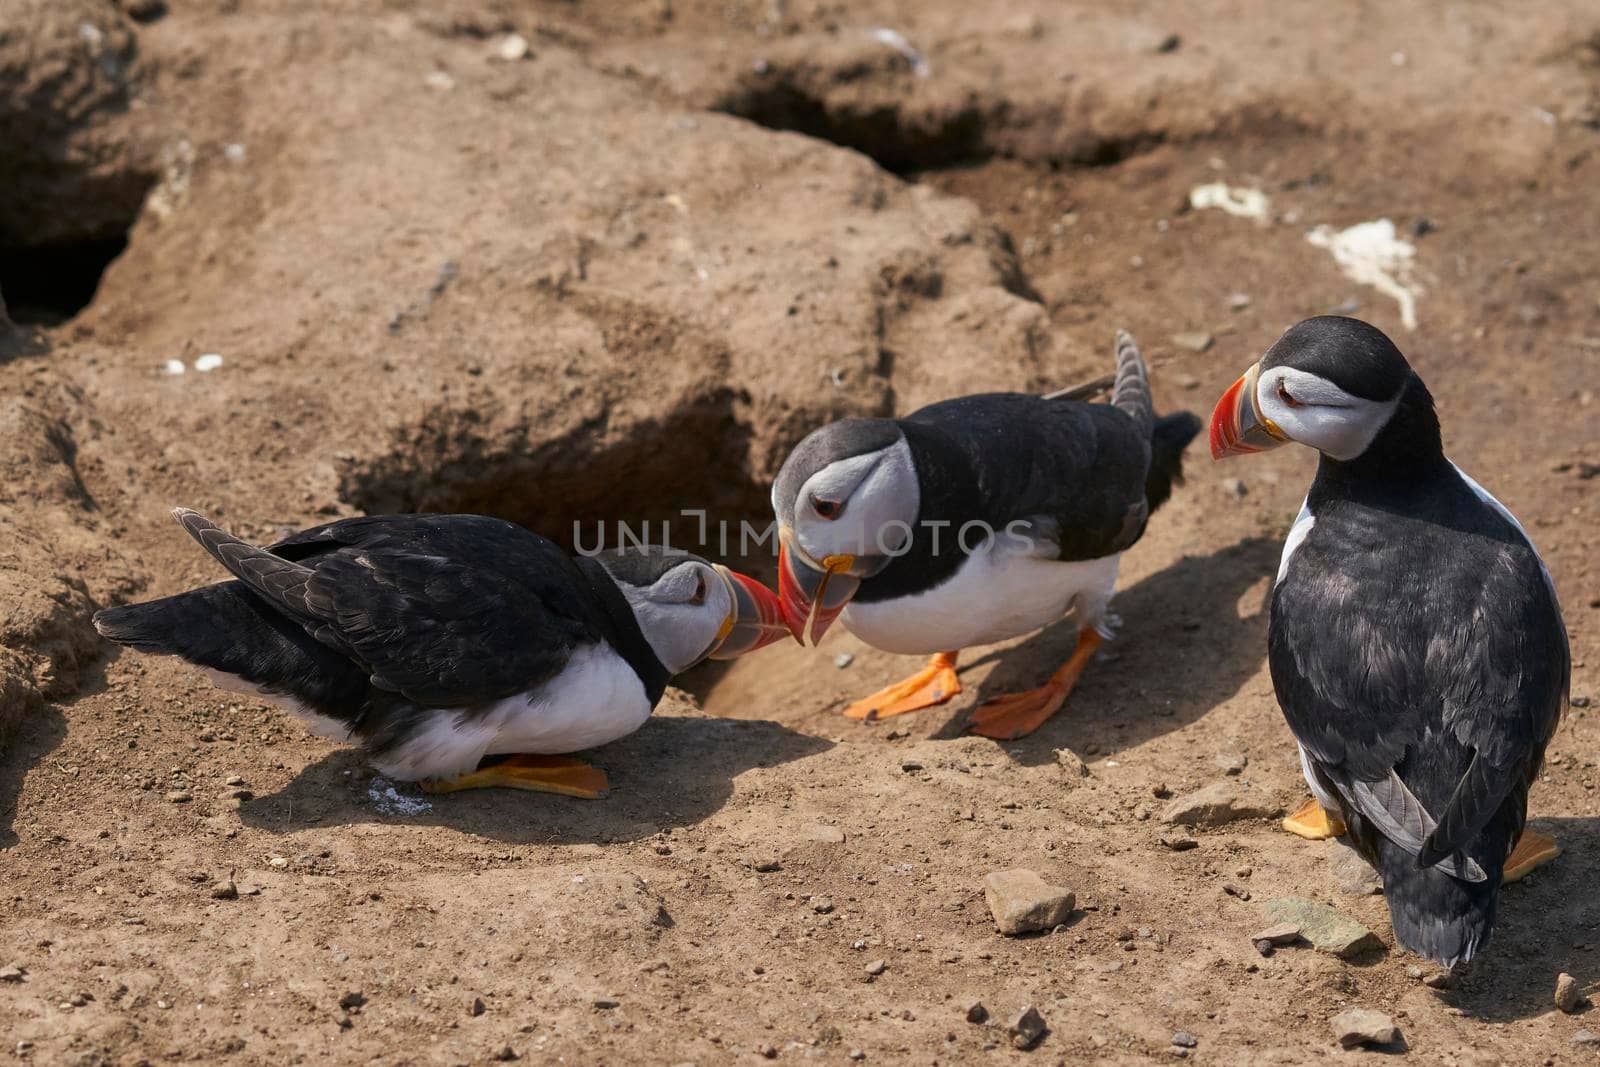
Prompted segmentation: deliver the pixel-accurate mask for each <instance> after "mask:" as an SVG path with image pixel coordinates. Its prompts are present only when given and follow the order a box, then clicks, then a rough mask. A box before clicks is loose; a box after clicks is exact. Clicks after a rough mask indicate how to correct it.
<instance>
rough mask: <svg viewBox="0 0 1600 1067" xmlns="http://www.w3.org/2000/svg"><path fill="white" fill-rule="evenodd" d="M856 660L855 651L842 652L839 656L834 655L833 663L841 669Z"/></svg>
mask: <svg viewBox="0 0 1600 1067" xmlns="http://www.w3.org/2000/svg"><path fill="white" fill-rule="evenodd" d="M855 661H856V657H855V653H853V652H841V653H839V654H838V655H837V656H835V657H833V665H834V666H835V667H837V668H838V669H839V670H841V671H842V670H844V669H845V668H846V667H848V666H850V664H852V663H854V662H855Z"/></svg>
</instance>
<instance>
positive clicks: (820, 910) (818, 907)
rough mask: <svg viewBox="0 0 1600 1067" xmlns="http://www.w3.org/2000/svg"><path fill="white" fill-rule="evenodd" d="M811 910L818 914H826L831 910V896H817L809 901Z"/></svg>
mask: <svg viewBox="0 0 1600 1067" xmlns="http://www.w3.org/2000/svg"><path fill="white" fill-rule="evenodd" d="M811 910H812V911H814V912H816V913H817V914H818V915H826V914H828V913H829V912H830V911H832V910H833V898H832V897H818V898H817V899H816V900H813V901H812V902H811Z"/></svg>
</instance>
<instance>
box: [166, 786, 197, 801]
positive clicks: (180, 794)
mask: <svg viewBox="0 0 1600 1067" xmlns="http://www.w3.org/2000/svg"><path fill="white" fill-rule="evenodd" d="M167 799H168V800H170V801H171V802H172V803H174V804H187V803H189V801H191V800H193V799H194V797H192V796H190V795H189V791H188V790H187V789H174V790H172V791H171V792H170V793H168V794H167Z"/></svg>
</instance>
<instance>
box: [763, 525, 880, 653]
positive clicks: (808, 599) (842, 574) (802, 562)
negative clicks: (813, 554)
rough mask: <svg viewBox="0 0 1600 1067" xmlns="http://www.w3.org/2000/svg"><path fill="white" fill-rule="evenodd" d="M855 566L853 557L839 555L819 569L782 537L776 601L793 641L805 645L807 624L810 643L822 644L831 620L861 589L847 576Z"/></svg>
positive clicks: (852, 578) (855, 577)
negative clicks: (809, 631) (778, 603)
mask: <svg viewBox="0 0 1600 1067" xmlns="http://www.w3.org/2000/svg"><path fill="white" fill-rule="evenodd" d="M855 564H856V557H854V556H844V555H841V556H829V557H828V558H827V559H824V560H823V561H822V563H821V565H820V566H819V565H817V564H815V563H812V562H811V560H809V559H807V558H806V557H805V555H804V553H802V552H800V551H799V550H797V549H796V548H795V547H794V546H793V545H792V544H790V543H789V539H788V537H787V536H785V537H784V541H783V547H782V548H780V549H779V550H778V600H779V602H780V605H781V606H782V609H783V621H784V622H785V623H787V624H788V627H789V632H790V633H792V634H794V639H795V640H796V641H799V642H800V643H801V644H802V645H803V644H805V643H806V636H805V635H806V628H807V624H809V625H810V630H811V643H812V644H816V643H817V642H818V641H820V640H822V635H823V634H825V633H827V631H828V627H829V626H832V625H833V620H834V619H836V618H838V617H839V613H840V612H841V611H843V610H844V609H845V605H846V604H848V603H850V598H851V597H853V596H855V595H856V590H857V589H859V588H861V579H860V578H859V577H857V576H856V575H854V574H851V573H850V570H851V568H852V567H854V566H855Z"/></svg>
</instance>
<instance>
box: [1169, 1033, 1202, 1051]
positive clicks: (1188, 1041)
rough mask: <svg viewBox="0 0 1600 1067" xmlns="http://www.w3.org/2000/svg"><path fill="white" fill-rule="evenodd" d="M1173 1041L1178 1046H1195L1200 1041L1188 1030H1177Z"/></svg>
mask: <svg viewBox="0 0 1600 1067" xmlns="http://www.w3.org/2000/svg"><path fill="white" fill-rule="evenodd" d="M1172 1043H1173V1044H1174V1045H1176V1046H1177V1047H1178V1048H1194V1047H1195V1046H1196V1045H1198V1044H1199V1043H1200V1041H1199V1039H1198V1038H1196V1037H1195V1036H1194V1035H1193V1034H1191V1033H1190V1032H1189V1031H1187V1030H1177V1031H1175V1032H1174V1033H1173V1035H1172Z"/></svg>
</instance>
